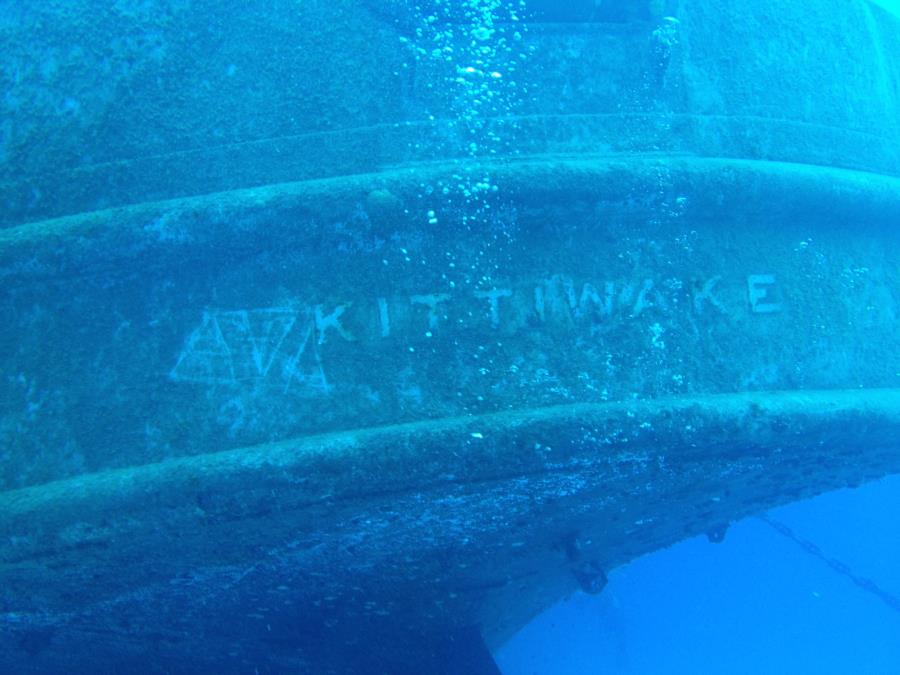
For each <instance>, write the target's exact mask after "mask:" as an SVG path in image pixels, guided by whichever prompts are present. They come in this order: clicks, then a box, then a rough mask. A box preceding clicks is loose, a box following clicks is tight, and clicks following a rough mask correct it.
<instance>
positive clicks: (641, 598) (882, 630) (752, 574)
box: [497, 477, 900, 675]
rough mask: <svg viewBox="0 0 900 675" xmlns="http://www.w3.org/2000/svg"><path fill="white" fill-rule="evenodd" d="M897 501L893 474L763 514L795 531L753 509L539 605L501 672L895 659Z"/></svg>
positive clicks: (856, 663) (821, 666) (726, 669)
mask: <svg viewBox="0 0 900 675" xmlns="http://www.w3.org/2000/svg"><path fill="white" fill-rule="evenodd" d="M898 509H900V479H898V478H897V477H892V478H886V479H884V480H881V481H878V482H876V483H873V484H871V485H867V486H864V487H860V488H858V489H856V490H841V491H838V492H833V493H829V494H826V495H822V496H820V497H817V498H814V499H811V500H806V501H803V502H797V503H795V504H791V505H789V506H785V507H782V508H779V509H775V510H773V511H771V512H769V513H768V516H770V517H771V518H773V519H777V521H778V522H779V523H781V524H785V525H788V526H789V527H790V528H791V530H793V532H794V533H795V534H796V535H797V536H798V537H799V538H800V539H801V540H802V543H798V542H797V541H796V540H792V539H790V538H787V537H785V536H784V535H783V534H781V533H779V532H778V531H777V530H774V529H773V528H772V527H771V526H770V525H769V524H767V523H766V522H764V521H762V520H760V519H759V518H750V519H747V520H744V521H741V522H738V523H735V524H733V525H732V526H731V528H730V529H729V531H728V533H727V535H726V537H725V540H724V541H723V542H721V543H717V544H713V543H710V542H709V541H708V540H707V538H706V537H698V538H696V539H691V540H688V541H685V542H682V543H680V544H677V545H675V546H673V547H672V548H670V549H667V550H665V551H660V552H658V553H654V554H651V555H648V556H646V557H644V558H641V559H640V560H636V561H634V562H632V563H630V564H628V565H626V566H624V567H622V568H620V569H618V570H615V571H614V572H613V573H612V574H610V581H609V586H608V587H607V588H606V590H605V591H604V593H603V594H602V595H601V596H599V597H592V596H587V595H579V596H575V597H572V598H569V599H568V600H567V601H564V602H561V603H560V604H559V605H557V606H556V607H554V608H553V609H551V610H548V611H547V612H545V613H544V614H542V615H541V616H540V617H538V618H536V619H535V620H534V621H533V622H532V623H531V624H530V625H529V626H527V627H526V628H524V629H523V630H522V631H521V632H520V633H519V634H518V635H517V636H516V637H515V638H513V639H512V640H510V641H509V642H508V643H507V644H506V645H505V646H504V647H503V648H502V649H501V650H500V651H499V652H498V654H497V659H498V663H499V664H500V667H501V670H502V671H503V672H504V673H508V674H509V675H540V674H547V675H550V674H556V673H560V674H561V673H565V674H574V673H622V674H623V675H630V674H637V673H640V674H641V675H644V674H648V675H649V674H651V673H740V674H748V675H750V674H755V673H773V674H784V675H788V674H790V673H822V674H825V673H827V674H829V675H830V674H834V675H839V674H842V673H885V674H887V673H893V672H896V671H897V667H898V664H900V603H898V599H900V524H898V521H897V517H896V514H897V513H898ZM803 543H807V544H809V543H813V544H815V545H816V546H817V547H818V548H819V551H818V552H815V551H813V552H812V553H811V552H810V550H809V548H808V547H804V546H803ZM829 561H830V562H831V563H837V565H835V564H829ZM843 566H846V568H845V569H844V568H843ZM853 577H855V578H856V580H854V578H853ZM860 580H862V581H863V584H862V587H861V585H860V584H859V583H857V581H860ZM866 581H871V582H874V584H876V585H877V587H878V588H877V589H874V588H872V587H870V586H869V585H868V584H866V583H865V582H866ZM878 591H881V592H882V593H881V594H880V593H879V592H878Z"/></svg>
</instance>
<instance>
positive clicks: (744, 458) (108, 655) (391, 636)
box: [0, 0, 900, 673]
mask: <svg viewBox="0 0 900 675" xmlns="http://www.w3.org/2000/svg"><path fill="white" fill-rule="evenodd" d="M490 4H491V3H479V2H473V3H470V6H472V7H476V8H477V7H481V6H482V5H484V7H487V6H488V5H490ZM822 4H823V6H827V7H828V8H829V9H830V10H831V11H830V12H818V13H815V14H810V13H809V12H808V11H805V10H803V9H802V8H801V7H799V6H795V5H793V4H788V5H785V3H774V2H749V0H747V1H738V2H694V1H688V0H682V1H681V2H650V3H647V4H646V5H645V4H644V3H616V2H611V3H603V7H604V9H603V10H602V11H599V10H598V11H599V14H598V13H595V11H594V9H595V8H593V7H592V6H591V3H573V4H572V5H571V8H570V13H563V14H559V13H558V12H557V10H558V8H555V5H553V3H546V2H530V3H525V6H524V7H523V8H521V9H520V10H509V11H507V12H506V14H504V15H503V16H502V17H499V19H503V21H501V20H499V19H498V21H497V22H496V23H490V22H486V20H487V19H490V18H492V17H491V14H490V11H494V10H490V11H488V10H485V11H488V14H484V13H483V12H482V13H478V12H475V13H474V14H473V13H468V14H466V13H462V14H458V13H454V12H452V11H449V10H447V9H446V7H447V5H444V4H442V3H440V2H435V3H433V4H429V3H424V4H420V5H418V8H413V7H411V6H410V5H409V4H407V3H406V2H401V1H397V2H385V3H374V2H349V1H347V2H315V1H313V2H302V3H296V2H290V3H288V2H284V3H280V2H274V3H265V7H262V6H261V5H259V4H257V3H249V4H248V3H243V4H238V3H235V4H234V6H231V4H229V5H228V6H226V7H223V6H222V5H221V4H220V3H216V5H215V8H213V7H212V5H209V4H207V3H205V2H187V1H184V2H142V3H128V2H118V3H114V4H113V5H112V6H110V7H103V8H101V7H100V6H99V5H98V4H97V3H80V2H48V3H43V4H41V6H40V7H38V8H31V7H26V5H25V3H11V11H10V13H9V15H8V16H9V17H11V18H10V19H9V20H8V21H6V22H4V23H2V24H0V33H2V34H3V36H4V41H5V44H9V45H11V48H10V49H9V50H8V51H7V52H5V53H4V56H3V58H4V59H5V60H6V65H7V66H8V67H6V68H4V69H3V71H2V77H3V78H5V85H6V87H7V91H8V95H7V96H6V97H5V99H4V102H3V105H5V106H7V112H8V113H9V114H8V115H7V116H6V117H5V118H4V122H2V123H0V125H2V136H0V139H2V148H0V158H2V163H0V199H2V200H3V201H2V203H3V204H4V208H3V219H2V220H3V224H4V225H5V226H6V227H5V228H4V229H2V230H0V283H2V294H0V321H2V325H3V331H2V332H0V544H2V548H0V622H2V623H0V666H2V667H3V668H5V669H7V670H17V669H19V668H20V667H21V665H22V664H27V667H28V668H29V669H31V670H33V671H36V672H59V671H60V669H72V668H75V669H89V668H90V667H91V664H94V665H96V664H102V665H103V667H109V668H112V669H119V670H123V669H124V670H134V669H135V668H138V669H140V670H144V671H146V670H148V669H149V670H150V671H151V672H153V670H154V669H155V670H156V671H159V672H185V671H188V672H189V671H191V670H192V669H193V670H196V669H198V668H209V669H215V670H216V671H217V672H246V671H247V670H248V669H250V671H251V672H252V669H253V668H257V669H258V670H259V671H260V672H280V671H281V670H283V669H288V668H291V669H294V670H297V669H298V668H299V669H301V670H303V669H304V668H305V669H307V670H309V671H310V672H323V673H327V672H437V671H435V668H437V667H438V666H439V665H441V664H444V665H446V663H449V661H448V660H447V659H445V658H444V657H445V656H446V654H447V653H448V652H451V653H461V652H469V651H470V652H472V653H473V654H474V655H475V657H477V656H478V653H479V649H480V650H481V652H484V649H483V647H482V646H480V642H479V641H480V640H481V636H483V638H484V639H485V640H486V642H487V644H488V646H490V647H495V646H497V645H498V644H500V643H501V642H502V641H503V640H504V639H505V638H507V637H509V636H510V635H511V634H512V633H513V632H514V631H515V630H516V629H517V628H519V627H520V626H521V625H523V623H524V622H525V621H527V620H528V619H529V618H530V617H532V616H533V615H534V614H535V613H537V612H539V611H540V610H541V609H542V608H543V607H545V606H546V605H547V604H549V603H551V602H553V601H555V600H556V599H558V598H559V597H562V596H563V595H565V594H567V593H570V592H572V591H573V590H576V589H582V590H586V591H597V590H600V589H601V588H602V585H603V581H604V579H605V574H606V572H608V571H609V570H610V569H611V568H613V567H615V566H617V565H621V564H624V563H626V562H628V561H629V560H631V559H633V558H634V557H636V556H639V555H641V554H644V553H647V552H650V551H653V550H656V549H658V548H660V547H663V546H666V545H669V544H671V543H673V542H675V541H678V540H679V539H681V538H683V537H686V536H690V535H693V534H697V533H702V532H710V533H713V534H714V536H719V535H720V534H721V532H722V531H723V528H724V527H725V526H726V525H727V523H728V522H730V521H731V520H734V519H737V518H740V517H743V516H746V515H749V514H752V513H756V512H759V511H761V510H763V509H766V508H769V507H771V506H774V505H777V504H782V503H785V502H787V501H791V500H793V499H797V498H800V497H803V496H809V495H812V494H816V493H818V492H821V491H824V490H827V489H832V488H837V487H842V486H847V485H855V484H858V483H859V482H862V481H865V480H869V479H873V478H876V477H878V476H882V475H885V474H887V473H892V472H896V471H898V470H900V452H898V444H897V440H896V439H897V438H898V432H900V424H898V422H900V395H898V393H897V392H898V388H900V323H898V318H897V316H898V311H900V279H898V275H900V260H898V256H900V242H898V238H900V234H898V229H897V225H898V223H900V178H898V175H900V131H898V126H897V120H898V119H900V94H898V81H900V74H898V70H900V65H898V64H900V39H898V36H900V25H898V22H897V21H896V19H893V18H892V17H890V16H889V15H887V14H886V13H884V12H882V11H880V10H878V9H877V8H875V7H873V6H871V5H870V4H868V3H867V2H863V1H853V2H834V3H822ZM501 6H503V5H502V3H501ZM442 8H443V9H442ZM482 9H483V8H482ZM213 10H214V11H213ZM516 11H521V13H522V16H523V17H525V18H527V17H528V16H531V17H532V19H531V20H528V21H526V20H522V19H520V18H519V17H517V16H515V12H516ZM554 12H557V13H554ZM529 13H530V14H529ZM429 16H433V17H434V19H433V20H430V19H428V17H429ZM551 19H552V22H551ZM475 31H481V32H475ZM484 31H488V32H484ZM491 31H494V32H496V33H497V34H496V35H494V33H492V32H491ZM237 35H239V36H241V39H233V36H237ZM501 38H502V39H501ZM423 41H427V44H428V45H429V48H428V49H424V47H423V46H422V45H423V44H424V43H423ZM473 44H474V45H476V47H477V50H478V52H477V54H475V53H474V52H472V51H471V49H472V47H471V45H473ZM737 44H740V45H741V48H740V49H736V48H735V45H737ZM260 45H265V47H264V48H261V47H260ZM477 45H481V46H477ZM485 49H486V50H487V51H483V50H485ZM188 53H190V54H191V56H190V58H189V57H188ZM448 54H457V55H459V54H461V55H462V56H454V57H452V58H451V57H448V56H447V55H448ZM473 54H475V56H478V55H480V56H479V58H483V59H484V60H485V61H486V63H485V64H481V63H477V65H479V66H481V65H484V66H485V67H484V68H483V69H481V70H479V68H475V67H474V66H473V67H472V71H471V72H470V71H469V70H468V69H467V68H463V67H462V66H463V65H465V63H466V62H464V61H462V60H461V59H464V58H468V57H473ZM454 59H456V60H454ZM473 63H476V62H475V61H473ZM186 64H190V66H189V67H188V66H187V65H186ZM488 65H489V66H491V68H497V70H491V68H488V67H487V66H488ZM99 75H102V77H100V76H99ZM467 78H468V79H467ZM511 83H514V86H513V85H512V84H511ZM481 106H483V107H481ZM36 139H41V142H40V143H38V142H36ZM148 650H149V651H150V653H152V656H149V657H148ZM482 656H483V654H482ZM459 668H462V666H460V667H459ZM472 668H474V667H472ZM472 668H470V669H469V671H467V672H475V671H474V670H473V669H472ZM460 672H462V671H461V670H460ZM483 672H487V671H483Z"/></svg>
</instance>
